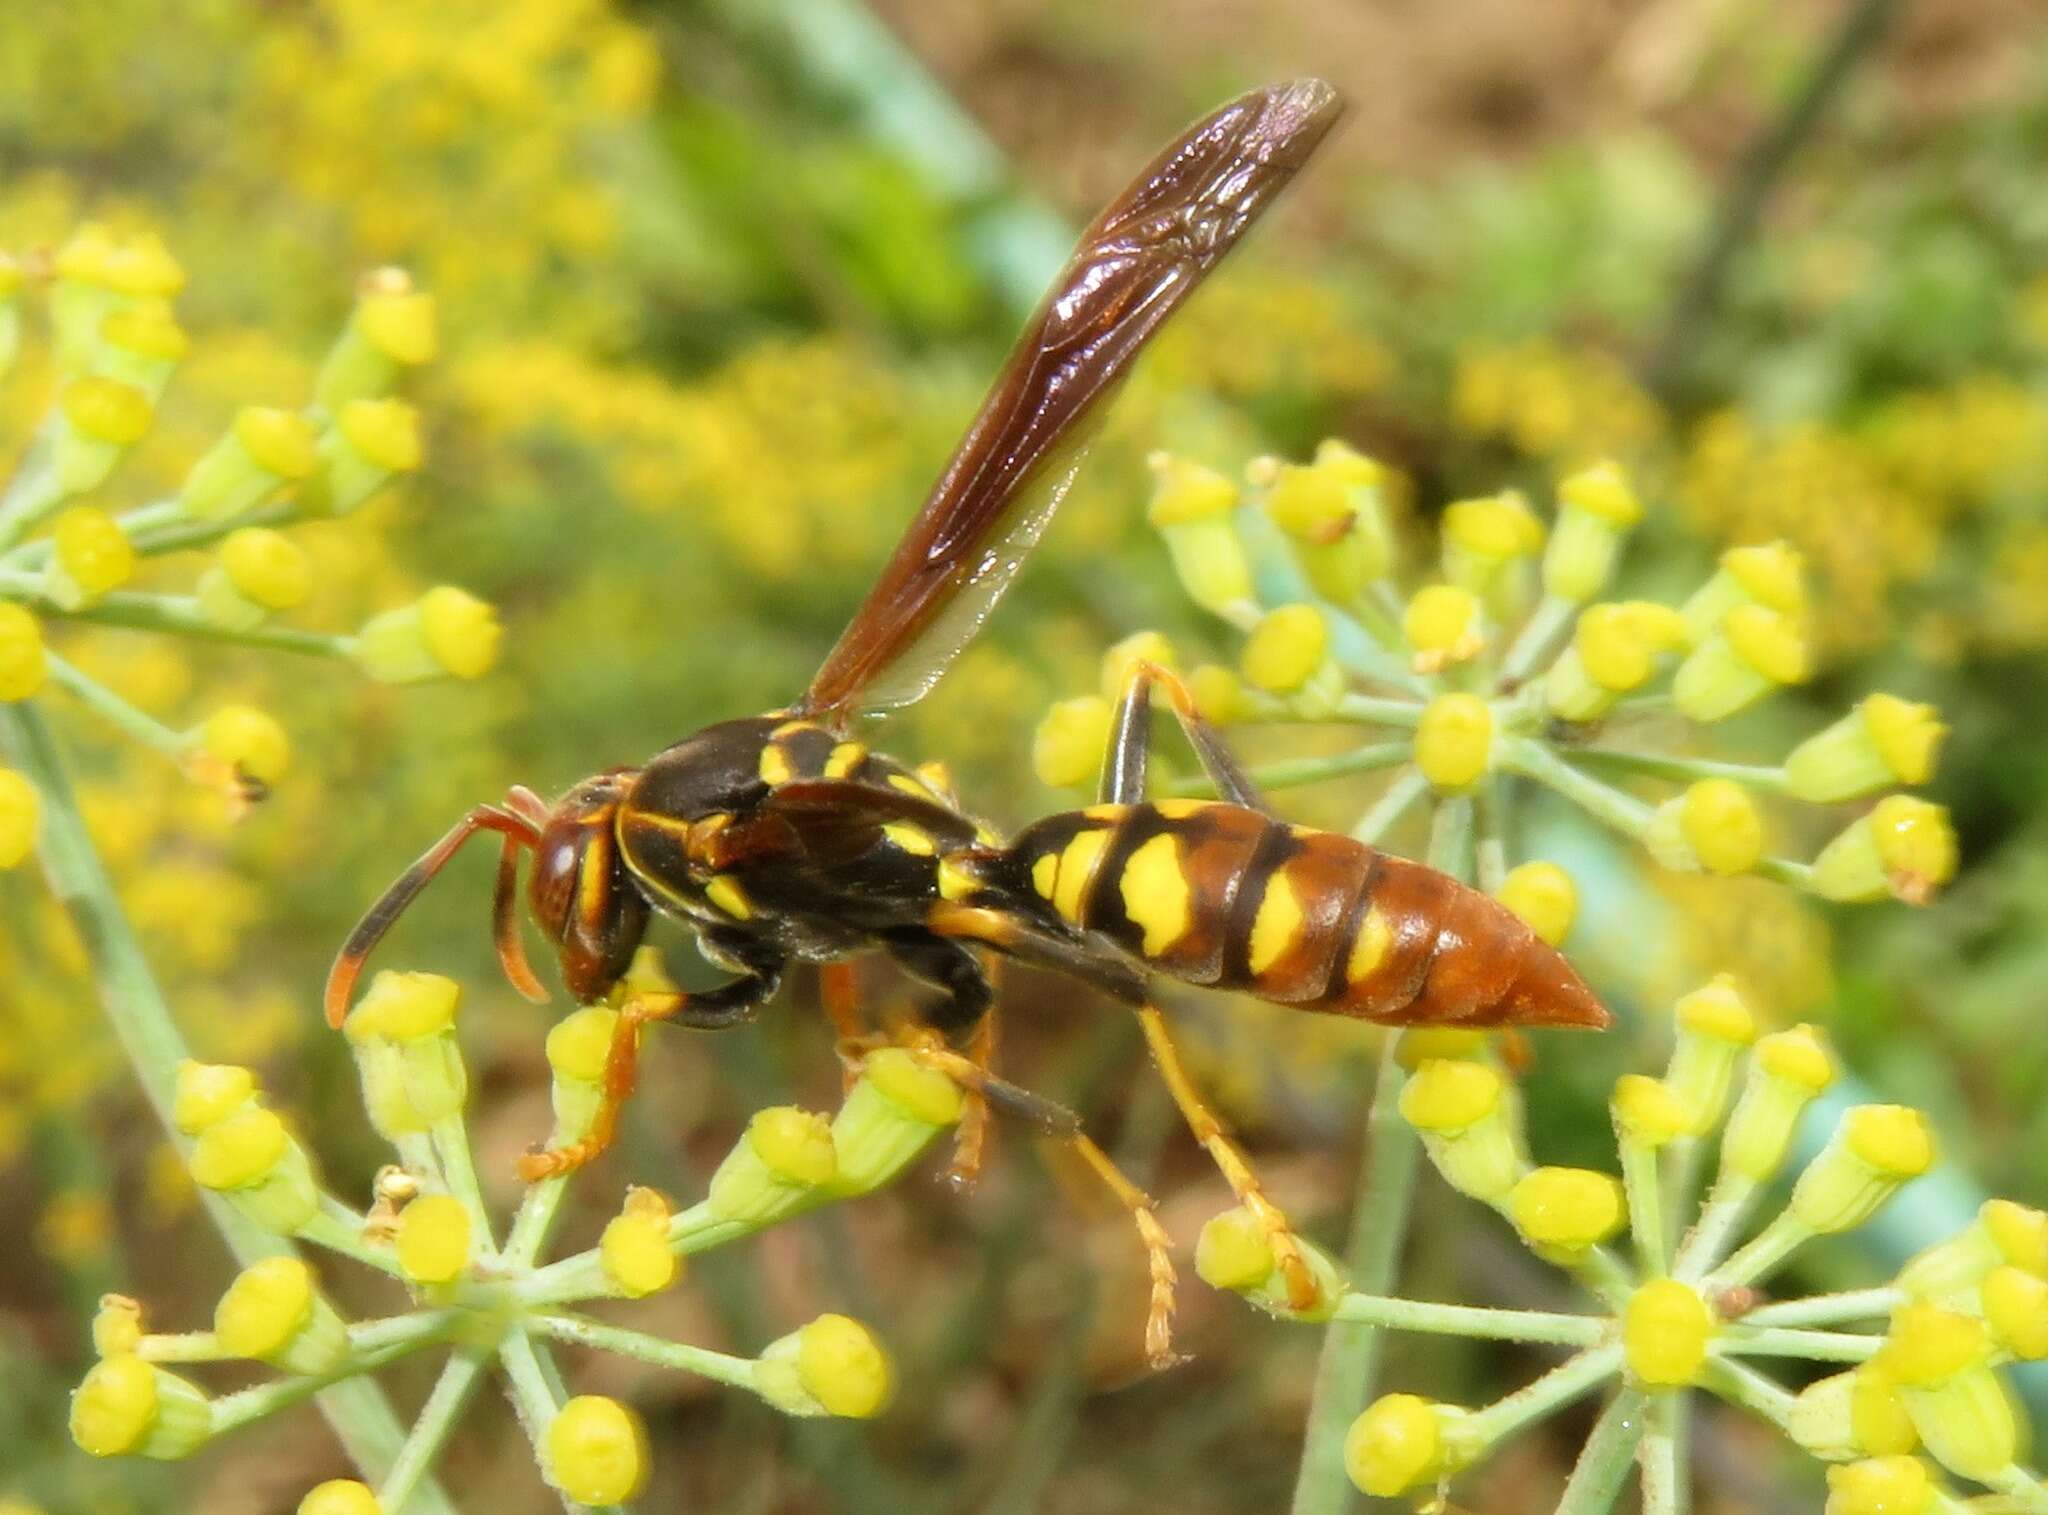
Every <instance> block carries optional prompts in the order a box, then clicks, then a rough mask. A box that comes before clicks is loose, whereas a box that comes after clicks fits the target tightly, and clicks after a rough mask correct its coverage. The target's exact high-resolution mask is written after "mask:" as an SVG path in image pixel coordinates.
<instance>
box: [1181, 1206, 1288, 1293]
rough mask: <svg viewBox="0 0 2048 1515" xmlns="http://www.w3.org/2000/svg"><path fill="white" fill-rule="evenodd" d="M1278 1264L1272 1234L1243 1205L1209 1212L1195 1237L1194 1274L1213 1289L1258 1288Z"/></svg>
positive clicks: (1243, 1289) (1238, 1290)
mask: <svg viewBox="0 0 2048 1515" xmlns="http://www.w3.org/2000/svg"><path fill="white" fill-rule="evenodd" d="M1275 1266H1276V1264H1275V1262H1274V1259H1273V1241H1272V1237H1271V1236H1270V1235H1269V1234H1268V1233H1267V1230H1266V1228H1265V1226H1264V1225H1262V1224H1261V1223H1260V1221H1259V1218H1258V1217H1257V1216H1256V1215H1254V1214H1252V1213H1251V1211H1249V1210H1247V1209H1245V1208H1244V1207H1243V1206H1242V1205H1239V1206H1237V1207H1236V1208H1234V1209H1230V1210H1225V1211H1223V1212H1222V1213H1221V1214H1218V1215H1212V1216H1210V1217H1209V1219H1208V1221H1207V1222H1206V1223H1204V1225H1203V1226H1202V1231H1201V1235H1200V1236H1198V1237H1197V1238H1196V1239H1195V1275H1196V1277H1198V1278H1200V1279H1201V1280H1202V1282H1203V1283H1205V1284H1207V1285H1209V1287H1210V1288H1212V1289H1229V1290H1232V1291H1235V1292H1239V1293H1242V1292H1243V1291H1245V1290H1248V1289H1256V1288H1257V1287H1258V1286H1259V1285H1260V1284H1263V1283H1264V1282H1265V1281H1266V1280H1267V1279H1269V1278H1271V1277H1272V1276H1273V1269H1274V1267H1275Z"/></svg>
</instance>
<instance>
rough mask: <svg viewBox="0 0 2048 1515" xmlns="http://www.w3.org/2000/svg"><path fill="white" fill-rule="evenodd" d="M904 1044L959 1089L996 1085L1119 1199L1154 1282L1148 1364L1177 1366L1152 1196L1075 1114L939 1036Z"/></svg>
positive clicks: (1169, 1270) (1166, 1248)
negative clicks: (1019, 1085) (1007, 1078)
mask: <svg viewBox="0 0 2048 1515" xmlns="http://www.w3.org/2000/svg"><path fill="white" fill-rule="evenodd" d="M901 1045H904V1046H905V1047H907V1048H908V1050H909V1051H910V1052H911V1054H912V1055H913V1056H915V1057H916V1058H917V1060H918V1061H919V1062H921V1063H923V1064H924V1065H925V1066H926V1067H928V1068H931V1069H933V1070H935V1071H937V1072H939V1073H943V1074H945V1075H946V1076H947V1077H948V1078H950V1079H952V1080H953V1082H955V1083H956V1084H958V1085H960V1087H961V1088H963V1089H966V1090H968V1091H970V1092H972V1093H978V1094H981V1095H982V1096H983V1098H984V1099H986V1097H987V1094H988V1090H989V1086H990V1085H991V1084H995V1085H997V1086H998V1087H999V1088H1000V1090H1001V1091H1002V1093H1001V1097H1000V1099H999V1100H998V1103H1000V1104H1002V1105H1003V1106H1004V1107H1005V1108H1007V1109H1010V1110H1012V1111H1013V1112H1014V1113H1017V1114H1019V1115H1021V1116H1023V1117H1024V1118H1026V1119H1029V1120H1032V1121H1033V1122H1034V1123H1035V1124H1036V1125H1038V1126H1039V1128H1040V1129H1041V1130H1043V1131H1044V1132H1045V1133H1046V1134H1047V1135H1048V1136H1051V1137H1053V1138H1054V1139H1055V1140H1058V1141H1063V1142H1065V1143H1067V1144H1068V1145H1069V1146H1071V1147H1072V1148H1073V1149H1074V1150H1075V1152H1077V1153H1078V1154H1079V1155H1080V1157H1081V1160H1082V1161H1083V1162H1085V1163H1086V1164H1087V1165H1088V1167H1089V1168H1090V1170H1092V1171H1093V1172H1094V1173H1095V1174H1096V1176H1097V1177H1099V1178H1100V1179H1101V1180H1102V1182H1103V1183H1104V1185H1105V1186H1107V1187H1108V1189H1109V1192H1110V1193H1111V1194H1113V1195H1115V1196H1116V1200H1117V1203H1118V1204H1120V1205H1122V1206H1123V1207H1124V1209H1125V1211H1126V1212H1128V1213H1129V1215H1130V1217H1131V1222H1132V1224H1133V1225H1135V1226H1136V1227H1137V1228H1138V1239H1139V1240H1140V1241H1141V1242H1142V1243H1143V1244H1144V1247H1145V1260H1146V1266H1147V1269H1148V1271H1149V1272H1150V1274H1151V1278H1152V1291H1151V1302H1150V1304H1149V1306H1148V1307H1147V1309H1146V1312H1145V1358H1146V1361H1147V1362H1149V1363H1150V1364H1151V1366H1152V1367H1153V1368H1154V1369H1164V1368H1170V1367H1173V1366H1174V1365H1175V1364H1176V1363H1178V1362H1179V1361H1180V1360H1181V1359H1180V1356H1179V1354H1177V1353H1176V1352H1175V1351H1174V1350H1173V1310H1174V1288H1175V1286H1176V1284H1177V1283H1178V1281H1179V1277H1178V1275H1177V1274H1176V1273H1175V1271H1174V1266H1173V1250H1172V1247H1171V1245H1170V1244H1169V1243H1168V1241H1167V1237H1166V1228H1165V1227H1164V1226H1162V1225H1160V1224H1159V1216H1158V1213H1157V1212H1156V1211H1155V1210H1154V1208H1153V1205H1152V1198H1151V1196H1150V1195H1148V1194H1147V1193H1146V1192H1145V1191H1144V1190H1143V1189H1140V1188H1139V1187H1138V1186H1137V1185H1136V1184H1134V1183H1132V1182H1131V1181H1130V1180H1129V1179H1128V1178H1126V1177H1125V1176H1124V1174H1123V1172H1122V1170H1120V1169H1119V1168H1118V1167H1117V1165H1116V1164H1115V1163H1113V1162H1111V1161H1110V1159H1109V1154H1108V1153H1106V1152H1104V1151H1103V1150H1102V1149H1101V1148H1100V1147H1098V1146H1096V1145H1095V1143H1094V1142H1093V1141H1091V1140H1089V1138H1088V1137H1087V1136H1086V1135H1084V1134H1083V1133H1082V1131H1081V1129H1080V1118H1079V1117H1078V1116H1076V1115H1075V1114H1074V1113H1073V1112H1072V1111H1070V1110H1067V1109H1065V1108H1063V1107H1062V1106H1059V1105H1056V1104H1054V1103H1052V1101H1050V1100H1046V1099H1042V1098H1041V1097H1039V1096H1038V1095H1035V1094H1032V1093H1030V1092H1029V1091H1027V1090H1023V1089H1019V1088H1017V1087H1016V1086H1015V1085H1012V1084H1005V1083H1003V1082H1002V1080H1000V1079H997V1078H995V1076H994V1075H993V1074H991V1073H989V1072H988V1070H987V1069H985V1068H983V1067H981V1066H980V1065H979V1064H977V1063H976V1062H974V1061H973V1060H972V1059H970V1058H966V1057H963V1056H961V1055H960V1054H959V1053H957V1052H955V1051H953V1050H951V1049H950V1048H949V1047H947V1046H946V1045H945V1043H944V1042H943V1041H942V1040H941V1039H940V1038H939V1037H938V1036H937V1034H936V1033H933V1032H930V1031H925V1030H922V1028H913V1029H911V1030H910V1031H909V1032H908V1034H907V1035H906V1036H905V1037H904V1039H903V1041H902V1043H901Z"/></svg>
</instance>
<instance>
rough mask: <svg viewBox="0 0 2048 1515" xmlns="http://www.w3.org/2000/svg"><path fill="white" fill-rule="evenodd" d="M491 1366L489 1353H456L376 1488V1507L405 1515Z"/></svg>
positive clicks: (386, 1514) (396, 1514)
mask: <svg viewBox="0 0 2048 1515" xmlns="http://www.w3.org/2000/svg"><path fill="white" fill-rule="evenodd" d="M489 1365H490V1354H489V1353H486V1352H475V1351H467V1350H465V1351H459V1352H456V1353H455V1354H454V1355H453V1356H451V1357H450V1358H449V1359H448V1361H447V1363H446V1364H445V1365H444V1366H443V1367H442V1369H441V1376H440V1377H439V1378H437V1379H436V1380H434V1388H433V1391H432V1392H431V1393H430V1394H428V1395H427V1402H426V1403H425V1404H424V1405H422V1406H420V1413H419V1418H418V1419H417V1420H415V1421H414V1422H413V1423H412V1430H411V1431H409V1432H408V1433H407V1434H406V1438H405V1445H404V1446H403V1447H401V1448H400V1449H399V1452H398V1460H397V1461H396V1462H394V1463H393V1464H392V1465H391V1471H390V1472H389V1473H388V1474H386V1475H385V1477H384V1480H383V1482H382V1483H380V1484H379V1485H378V1486H377V1503H378V1506H379V1508H381V1509H382V1511H383V1512H384V1515H405V1505H406V1501H407V1500H409V1499H411V1498H412V1493H413V1490H414V1489H415V1488H417V1487H418V1485H419V1481H420V1480H421V1479H422V1478H424V1477H426V1476H427V1472H428V1470H429V1469H431V1468H432V1467H433V1465H434V1459H435V1458H437V1457H439V1456H440V1455H441V1448H442V1447H443V1446H444V1445H445V1444H446V1443H447V1440H448V1436H449V1433H450V1432H451V1431H453V1430H454V1429H455V1422H456V1421H457V1420H459V1419H460V1418H461V1416H462V1411H463V1408H464V1407H465V1406H466V1405H468V1403H469V1396H470V1395H471V1394H472V1393H473V1392H474V1391H475V1389H476V1385H477V1380H478V1379H480V1378H481V1377H483V1372H484V1369H485V1368H486V1367H488V1366H489Z"/></svg>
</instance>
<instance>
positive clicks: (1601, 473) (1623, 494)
mask: <svg viewBox="0 0 2048 1515" xmlns="http://www.w3.org/2000/svg"><path fill="white" fill-rule="evenodd" d="M1557 502H1558V505H1559V507H1560V508H1562V509H1565V510H1583V511H1585V512H1586V513H1587V514H1588V515H1592V516H1597V517H1599V518H1600V519H1601V520H1602V521H1605V522H1606V523H1607V524H1608V525H1609V526H1617V527H1629V526H1633V525H1635V524H1636V523H1637V522H1638V521H1640V520H1642V518H1643V502H1642V501H1641V500H1639V499H1638V498H1637V497H1636V491H1635V486H1634V485H1633V484H1631V483H1630V482H1629V477H1628V474H1627V472H1626V471H1624V470H1623V468H1622V466H1621V465H1620V464H1619V463H1616V462H1615V461H1613V460H1612V459H1611V458H1603V459H1601V460H1600V461H1599V462H1597V463H1593V464H1589V465H1588V466H1587V467H1585V468H1581V469H1580V470H1579V471H1578V472H1577V473H1573V474H1567V475H1566V476H1565V477H1564V478H1563V479H1561V480H1560V481H1559V482H1558V486H1557Z"/></svg>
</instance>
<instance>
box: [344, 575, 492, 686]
mask: <svg viewBox="0 0 2048 1515" xmlns="http://www.w3.org/2000/svg"><path fill="white" fill-rule="evenodd" d="M500 635H501V628H500V627H499V625H498V618H497V612H496V611H495V610H493V609H492V608H491V607H490V605H488V604H487V603H485V602H484V601H482V600H479V599H477V598H476V597H475V596H474V595H472V594H469V593H468V592H466V591H464V590H461V589H457V588H455V587H454V586H453V585H450V584H442V585H439V586H438V587H436V588H433V589H430V590H428V591H427V592H426V593H425V594H424V595H422V596H421V597H420V598H419V599H418V600H416V601H415V602H414V603H412V604H410V605H401V606H399V607H398V608H397V609H396V610H387V611H385V612H384V613H383V614H381V615H377V616H373V617H371V618H370V619H369V620H368V621H367V622H365V623H364V625H363V629H362V630H361V631H360V632H358V633H357V634H356V639H355V645H354V647H353V648H352V652H353V654H354V656H355V659H356V661H357V662H358V663H359V664H361V665H362V668H363V671H364V672H366V673H368V674H369V675H370V677H371V678H373V679H377V680H379V681H381V682H383V683H387V684H410V683H417V682H419V681H421V680H423V679H438V678H445V677H447V676H449V675H451V674H452V675H453V676H454V677H456V678H459V679H476V678H481V677H483V675H484V674H486V673H488V672H490V670H491V668H492V666H493V665H494V664H495V663H496V662H497V658H498V641H499V637H500Z"/></svg>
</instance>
